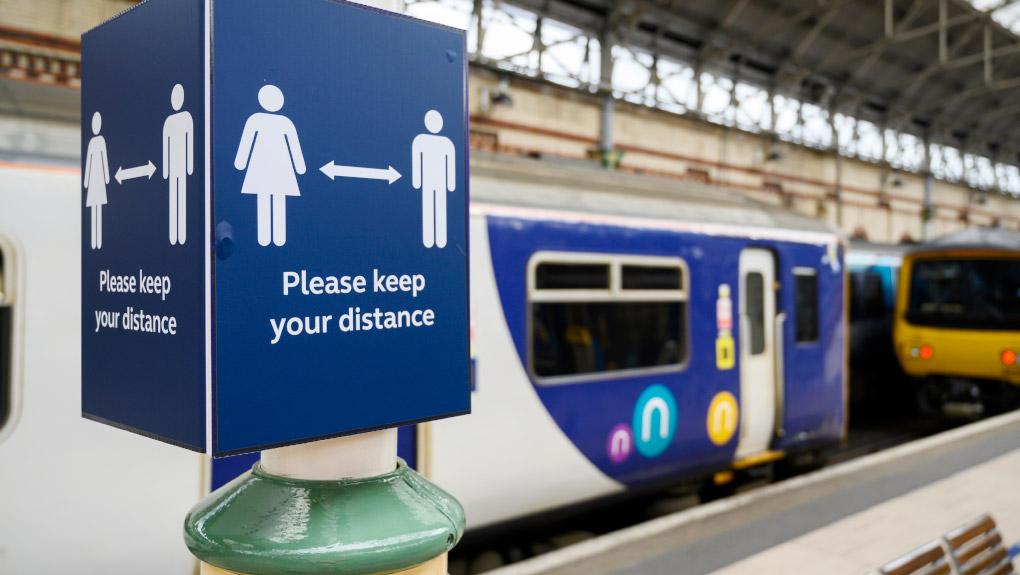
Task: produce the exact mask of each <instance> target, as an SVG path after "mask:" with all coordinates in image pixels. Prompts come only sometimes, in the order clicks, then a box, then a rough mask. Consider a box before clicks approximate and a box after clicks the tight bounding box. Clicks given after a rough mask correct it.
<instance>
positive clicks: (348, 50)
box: [212, 0, 470, 455]
mask: <svg viewBox="0 0 1020 575" xmlns="http://www.w3.org/2000/svg"><path fill="white" fill-rule="evenodd" d="M212 18H213V20H212V22H213V26H212V27H213V30H214V34H213V36H212V58H213V64H212V109H213V114H212V117H213V140H212V146H213V148H212V155H213V160H212V166H213V180H212V182H213V197H214V202H213V216H212V218H213V226H214V228H215V234H216V237H217V246H216V253H217V256H216V259H215V262H214V269H213V277H214V281H213V285H214V293H213V301H214V306H213V307H214V310H215V311H214V322H213V323H214V325H213V333H214V335H215V346H214V350H215V352H214V362H213V370H214V372H213V373H214V379H213V406H214V407H213V421H212V430H213V452H214V453H216V454H218V455H223V454H229V453H237V452H242V451H250V450H255V449H261V448H265V447H270V446H275V445H282V444H288V443H295V442H300V441H307V440H311V439H321V438H325V437H330V436H334V435H339V434H344V433H352V432H357V431H367V430H370V429H377V428H381V427H388V426H393V425H397V424H402V423H409V422H413V421H421V420H426V419H434V418H438V417H443V416H448V415H457V414H462V413H466V412H467V411H469V409H470V404H469V401H470V398H469V391H468V390H469V387H468V385H469V384H468V318H467V314H468V311H467V309H468V308H467V298H468V296H467V250H468V245H467V193H468V189H467V183H468V182H467V165H468V162H467V160H468V158H467V145H466V137H465V134H466V131H467V120H466V115H465V110H466V69H465V52H464V51H465V45H464V42H465V40H464V33H463V32H461V31H457V30H453V29H449V28H445V27H441V26H437V25H431V24H425V23H422V22H419V21H415V20H412V19H410V18H406V17H403V16H399V15H395V14H389V13H384V12H380V11H378V10H373V9H369V8H365V7H362V6H357V5H351V4H345V3H339V2H334V1H331V0H289V1H287V2H282V1H280V0H215V2H213V10H212Z"/></svg>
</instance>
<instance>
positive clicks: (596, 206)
mask: <svg viewBox="0 0 1020 575" xmlns="http://www.w3.org/2000/svg"><path fill="white" fill-rule="evenodd" d="M471 194H472V207H471V282H472V285H471V288H472V290H471V294H472V296H471V297H472V302H471V304H472V318H473V324H474V328H473V331H474V338H473V343H472V346H473V353H474V354H475V356H476V360H475V363H476V375H477V379H476V386H475V390H474V393H473V398H472V406H473V407H472V415H471V416H470V417H463V418H454V419H450V420H443V421H437V422H433V423H430V424H427V425H426V426H424V427H427V432H426V433H424V434H420V435H422V437H420V438H419V441H418V442H417V445H418V451H417V453H416V454H415V459H416V461H415V463H416V464H417V465H418V467H419V468H420V469H423V470H424V471H426V473H427V474H428V475H430V476H431V477H432V478H433V479H434V480H435V481H437V482H438V483H439V484H440V485H443V486H444V487H446V488H448V489H450V490H451V491H452V492H453V493H454V494H455V495H457V496H458V498H460V499H461V501H462V502H464V504H465V506H466V508H467V511H468V515H469V517H470V523H471V525H472V526H475V527H477V526H480V525H486V524H490V523H493V522H498V521H504V520H507V519H511V518H516V517H520V516H522V515H527V514H530V513H535V512H540V511H545V510H549V509H552V508H555V507H559V506H563V505H568V504H571V503H577V502H581V501H585V500H589V499H592V498H597V497H601V496H605V495H609V494H613V493H618V492H621V491H624V490H626V489H627V488H631V487H641V486H644V485H648V484H654V483H663V482H675V481H678V480H681V479H692V478H699V477H711V476H712V474H713V473H714V472H716V471H720V470H729V469H731V468H733V467H734V466H735V467H738V468H741V467H746V466H752V465H755V464H758V463H766V462H770V461H773V460H775V459H778V458H781V457H782V456H783V455H784V454H791V453H797V452H804V451H809V450H816V449H819V448H822V447H824V446H827V445H831V444H833V443H836V442H838V441H839V440H840V439H841V438H842V437H843V435H844V432H845V424H846V410H845V405H846V396H845V394H846V387H845V374H846V367H845V362H846V351H845V330H844V328H845V318H844V310H845V306H844V293H845V291H844V289H845V288H844V274H843V264H842V246H841V243H840V238H839V236H837V235H836V234H835V233H833V232H832V231H831V230H830V229H829V228H827V227H826V226H825V225H824V224H823V223H821V222H818V221H816V220H808V219H806V218H800V217H796V216H793V215H791V214H789V213H788V212H785V211H782V210H780V209H778V208H769V207H765V206H763V205H761V204H757V203H754V202H751V201H748V200H746V199H744V198H743V197H742V196H740V195H737V194H727V193H725V192H721V191H720V190H719V188H712V187H709V186H700V185H695V184H690V183H683V182H676V181H670V180H663V179H658V178H648V177H642V176H634V175H627V174H618V173H607V172H604V171H599V170H592V169H590V168H587V167H571V166H569V165H560V164H554V163H550V162H540V161H534V160H525V159H508V158H499V157H495V156H488V155H481V154H476V155H475V157H473V158H472V188H471ZM467 470H470V472H467ZM521 486H527V489H526V490H522V489H520V487H521Z"/></svg>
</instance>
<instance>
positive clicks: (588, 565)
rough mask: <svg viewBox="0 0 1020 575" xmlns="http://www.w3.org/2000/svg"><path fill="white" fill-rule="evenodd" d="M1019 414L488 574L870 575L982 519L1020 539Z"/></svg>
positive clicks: (1010, 538)
mask: <svg viewBox="0 0 1020 575" xmlns="http://www.w3.org/2000/svg"><path fill="white" fill-rule="evenodd" d="M1018 478H1020V412H1016V413H1011V414H1006V415H1002V416H998V417H995V418H991V419H988V420H985V421H981V422H978V423H973V424H970V425H966V426H963V427H960V428H957V429H954V430H951V431H947V432H944V433H940V434H938V435H934V436H931V437H928V438H925V439H922V440H919V441H915V442H912V443H908V444H904V445H902V446H899V447H896V448H892V449H888V450H885V451H882V452H880V453H876V454H874V455H870V456H866V457H861V458H858V459H855V460H852V461H849V462H846V463H843V464H839V465H835V466H832V467H828V468H825V469H822V470H820V471H818V472H815V473H812V474H809V475H804V476H800V477H797V478H794V479H791V480H788V481H784V482H781V483H776V484H773V485H769V486H767V487H763V488H760V489H756V490H753V491H750V492H747V493H744V494H741V495H737V496H735V497H731V498H729V499H725V500H721V501H717V502H714V503H711V504H707V505H701V506H698V507H695V508H692V509H689V510H685V511H682V512H678V513H675V514H672V515H668V516H664V517H660V518H657V519H654V520H652V521H649V522H646V523H642V524H639V525H635V526H633V527H629V528H627V529H624V530H621V531H617V532H615V533H610V534H607V535H603V536H600V537H597V538H595V539H591V540H588V541H585V542H583V543H579V544H577V545H574V546H571V547H566V548H563V549H560V550H557V551H554V552H551V553H548V554H545V555H541V556H538V557H535V558H533V559H530V560H527V561H523V562H520V563H516V564H514V565H511V566H508V567H504V568H501V569H497V570H495V571H491V572H490V574H491V575H538V574H550V575H553V574H554V575H581V574H585V575H637V574H641V575H659V574H662V575H666V574H669V575H683V574H701V573H711V572H717V573H724V574H727V575H744V574H754V575H762V574H772V573H798V574H799V573H825V574H827V575H829V574H831V575H839V574H844V573H846V574H855V575H859V574H863V573H866V572H869V571H871V570H873V569H875V568H876V567H878V566H880V565H882V564H883V563H885V562H887V561H889V560H892V559H894V558H896V557H898V556H900V555H902V554H904V553H907V552H909V551H910V550H912V549H913V548H915V547H917V546H918V545H921V544H923V543H926V542H927V541H930V540H932V539H934V538H935V537H938V536H939V535H941V534H942V533H944V532H946V531H948V530H950V529H952V528H955V527H958V526H960V525H962V524H964V523H966V522H968V521H970V520H972V519H974V518H976V517H977V516H979V515H981V514H982V513H990V514H992V515H993V516H994V518H995V519H996V521H997V522H998V524H999V527H1000V529H1001V532H1002V534H1003V536H1004V538H1005V540H1006V543H1007V546H1009V545H1013V544H1015V543H1016V542H1018V541H1020V495H1018V491H1017V480H1018Z"/></svg>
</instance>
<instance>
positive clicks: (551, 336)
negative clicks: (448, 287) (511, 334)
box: [528, 252, 687, 383]
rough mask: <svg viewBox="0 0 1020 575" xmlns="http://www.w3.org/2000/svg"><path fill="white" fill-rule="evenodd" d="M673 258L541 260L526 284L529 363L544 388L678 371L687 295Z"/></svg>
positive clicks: (552, 256) (557, 256)
mask: <svg viewBox="0 0 1020 575" xmlns="http://www.w3.org/2000/svg"><path fill="white" fill-rule="evenodd" d="M685 269H686V268H685V265H684V263H683V261H681V260H679V259H675V258H658V257H639V256H617V255H598V254H565V253H549V252H546V253H540V254H536V255H535V257H533V258H532V262H531V266H530V273H529V278H528V288H529V289H528V298H529V306H530V312H529V314H530V315H529V322H530V324H529V333H528V338H529V341H528V347H529V349H528V361H529V367H530V369H531V371H532V373H533V374H534V376H535V377H536V378H537V379H539V380H540V381H542V383H565V382H569V381H576V380H578V379H584V380H590V379H597V378H599V377H603V376H608V375H609V374H614V375H615V374H617V373H618V372H630V371H634V370H669V369H678V368H679V367H680V366H681V365H682V364H683V362H684V360H685V359H686V355H687V351H686V350H687V341H686V333H687V328H686V325H687V319H686V314H687V288H686V284H685V279H686V273H685Z"/></svg>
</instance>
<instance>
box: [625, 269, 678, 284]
mask: <svg viewBox="0 0 1020 575" xmlns="http://www.w3.org/2000/svg"><path fill="white" fill-rule="evenodd" d="M683 273H684V272H683V269H681V268H680V267H679V266H635V265H624V266H623V289H632V290H643V289H649V290H678V289H680V286H681V285H682V283H683Z"/></svg>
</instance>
